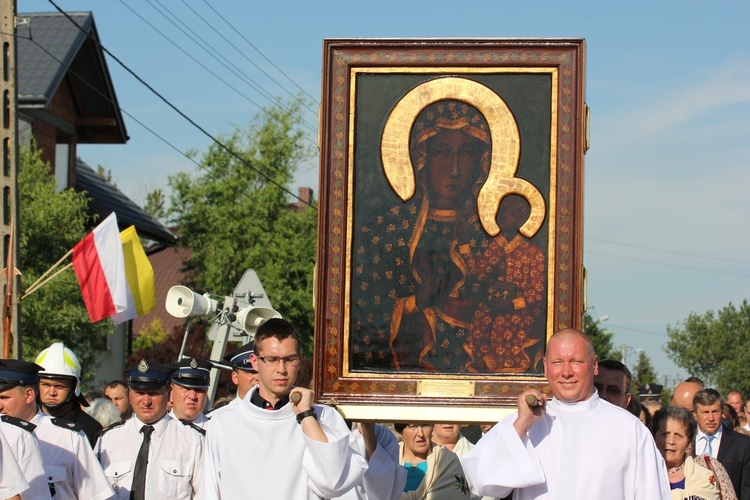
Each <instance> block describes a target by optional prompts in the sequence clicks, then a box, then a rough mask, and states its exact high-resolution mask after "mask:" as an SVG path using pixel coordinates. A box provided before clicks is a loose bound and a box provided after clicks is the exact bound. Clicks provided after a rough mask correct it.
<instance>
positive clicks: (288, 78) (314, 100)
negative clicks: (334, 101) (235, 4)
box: [183, 0, 320, 105]
mask: <svg viewBox="0 0 750 500" xmlns="http://www.w3.org/2000/svg"><path fill="white" fill-rule="evenodd" d="M183 3H184V1H183ZM203 3H204V4H206V5H207V6H208V8H209V9H211V10H212V11H214V14H216V15H217V16H218V17H219V18H220V19H221V20H222V21H224V22H225V23H226V25H227V26H229V27H230V28H232V31H234V32H235V33H237V35H239V37H240V38H242V39H243V40H244V41H245V43H247V44H248V45H249V46H250V47H252V48H253V49H254V50H255V52H257V53H258V54H260V55H261V57H263V59H265V60H266V61H267V62H268V63H269V64H270V65H271V66H273V67H274V68H275V69H276V71H278V72H279V73H281V74H282V75H284V77H285V78H286V79H287V80H289V81H290V82H292V84H293V85H294V86H295V87H297V88H298V89H299V90H301V91H302V92H303V93H304V94H305V95H306V96H307V97H309V98H310V99H312V101H313V102H314V103H315V104H317V105H320V103H319V102H318V100H317V99H315V98H314V97H313V96H311V95H310V94H308V93H307V91H306V90H305V89H303V88H302V87H300V86H299V85H297V82H295V81H294V80H292V78H291V77H290V76H289V75H287V74H286V73H284V71H282V69H281V68H279V67H278V66H276V65H275V64H274V63H273V61H271V60H270V59H269V58H267V57H266V56H265V54H263V52H261V51H260V49H258V47H256V46H255V45H253V43H252V42H251V41H250V40H248V39H247V38H246V37H245V36H244V35H243V34H242V33H241V32H240V31H238V30H237V28H235V27H234V26H233V25H232V23H230V22H229V21H227V20H226V19H225V18H224V16H222V15H221V14H220V13H219V11H217V10H216V9H214V8H213V6H212V5H211V4H210V3H209V2H208V1H207V0H203Z"/></svg>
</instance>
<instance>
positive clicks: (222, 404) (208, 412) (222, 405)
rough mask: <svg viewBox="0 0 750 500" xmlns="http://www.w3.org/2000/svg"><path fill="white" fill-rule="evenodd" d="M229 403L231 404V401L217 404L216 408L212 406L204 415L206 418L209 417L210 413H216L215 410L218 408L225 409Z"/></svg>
mask: <svg viewBox="0 0 750 500" xmlns="http://www.w3.org/2000/svg"><path fill="white" fill-rule="evenodd" d="M229 403H231V401H223V402H221V403H219V404H217V405H216V406H214V407H213V408H211V409H210V410H208V411H207V412H206V413H205V415H206V416H207V417H208V416H209V415H211V413H212V412H215V411H216V410H218V409H219V408H224V407H225V406H226V405H228V404H229Z"/></svg>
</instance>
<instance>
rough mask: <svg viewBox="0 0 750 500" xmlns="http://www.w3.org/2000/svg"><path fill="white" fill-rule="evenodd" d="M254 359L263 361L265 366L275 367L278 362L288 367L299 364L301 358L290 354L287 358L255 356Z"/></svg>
mask: <svg viewBox="0 0 750 500" xmlns="http://www.w3.org/2000/svg"><path fill="white" fill-rule="evenodd" d="M255 357H256V358H258V359H259V360H261V361H263V362H264V363H265V364H267V365H277V364H279V361H283V362H284V363H286V364H288V365H289V366H297V365H298V364H299V360H300V359H302V356H300V355H299V354H290V355H289V356H281V357H280V356H258V355H257V354H256V355H255Z"/></svg>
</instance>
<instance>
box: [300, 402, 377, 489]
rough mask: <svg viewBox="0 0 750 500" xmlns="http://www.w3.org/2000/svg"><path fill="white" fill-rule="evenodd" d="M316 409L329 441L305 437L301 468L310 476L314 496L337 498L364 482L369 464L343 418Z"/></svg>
mask: <svg viewBox="0 0 750 500" xmlns="http://www.w3.org/2000/svg"><path fill="white" fill-rule="evenodd" d="M315 409H316V410H317V411H318V420H319V427H320V428H321V430H322V431H323V432H324V433H325V435H326V436H327V441H326V442H322V441H318V440H315V439H313V438H311V437H309V436H308V435H307V434H306V433H304V432H303V433H302V435H303V437H304V439H305V451H304V454H303V457H302V467H303V468H304V470H305V472H306V473H307V475H308V488H310V491H311V492H312V493H314V494H315V495H318V496H320V497H323V498H336V497H338V496H341V495H343V494H344V493H346V492H347V491H349V490H350V489H352V488H353V487H354V486H355V485H357V484H358V483H360V482H361V481H362V477H363V476H364V474H365V472H367V470H368V464H367V460H366V459H365V457H364V456H362V454H361V452H360V449H359V446H358V445H357V442H356V440H355V438H354V435H353V434H352V432H351V430H350V429H349V427H347V425H346V423H345V422H344V419H343V418H342V417H341V415H339V413H338V412H337V411H336V410H334V409H333V408H330V407H327V406H320V405H318V406H316V407H315ZM305 420H312V418H307V419H305ZM376 454H377V451H376Z"/></svg>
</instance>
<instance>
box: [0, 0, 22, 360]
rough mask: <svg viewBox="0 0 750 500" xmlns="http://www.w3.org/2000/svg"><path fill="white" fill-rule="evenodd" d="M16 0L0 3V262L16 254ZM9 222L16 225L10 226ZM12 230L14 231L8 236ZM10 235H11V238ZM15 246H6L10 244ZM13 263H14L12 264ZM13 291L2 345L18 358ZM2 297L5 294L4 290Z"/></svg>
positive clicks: (17, 224)
mask: <svg viewBox="0 0 750 500" xmlns="http://www.w3.org/2000/svg"><path fill="white" fill-rule="evenodd" d="M16 9H17V6H16V0H3V1H1V2H0V44H1V45H2V53H1V54H0V105H1V106H2V117H1V118H0V142H1V143H2V146H0V147H2V155H3V156H2V164H3V166H2V174H1V175H0V188H1V190H2V191H1V192H2V195H1V196H2V207H0V211H1V212H2V214H1V216H0V238H2V252H3V253H2V262H3V265H5V264H6V263H7V262H8V255H9V254H10V253H11V250H13V252H12V253H15V255H18V239H19V238H18V234H19V230H18V228H19V226H20V223H19V220H18V114H17V111H18V57H17V50H16V49H17V44H16V37H15V34H16ZM11 221H15V224H13V225H11ZM11 231H13V232H14V234H13V235H11ZM11 236H12V237H11ZM11 244H12V245H13V246H14V249H11V248H9V246H10V245H11ZM12 265H13V266H15V265H16V264H15V263H13V264H12ZM10 271H11V272H10V273H3V275H6V274H7V276H11V279H14V280H16V283H15V285H17V284H18V283H19V281H18V278H16V276H15V274H14V273H13V272H12V271H13V270H12V269H11V270H10ZM0 279H2V284H3V285H4V286H5V287H6V288H5V289H4V290H3V292H5V290H6V289H7V285H8V283H6V282H5V281H6V280H5V279H4V278H0ZM11 289H12V294H11V295H10V297H9V304H10V308H9V310H3V315H4V316H6V317H9V318H10V324H9V328H7V330H8V331H6V328H3V332H2V335H3V346H4V349H5V346H8V347H10V344H11V342H10V340H11V339H12V353H10V352H9V353H4V354H8V356H9V357H18V355H19V354H20V352H21V341H20V338H19V335H18V332H19V323H20V322H19V317H18V316H19V315H18V286H12V288H11ZM3 296H5V293H3Z"/></svg>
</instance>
